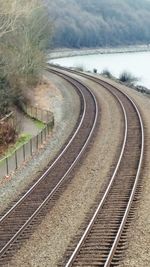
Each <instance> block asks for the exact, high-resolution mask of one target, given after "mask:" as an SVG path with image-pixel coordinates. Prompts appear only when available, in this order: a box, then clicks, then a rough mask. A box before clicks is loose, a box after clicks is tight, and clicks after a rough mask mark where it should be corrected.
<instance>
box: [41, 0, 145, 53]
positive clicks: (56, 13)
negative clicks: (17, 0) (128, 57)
mask: <svg viewBox="0 0 150 267" xmlns="http://www.w3.org/2000/svg"><path fill="white" fill-rule="evenodd" d="M44 1H45V2H46V3H47V6H48V9H49V16H50V17H51V20H52V21H53V24H54V33H55V34H54V40H53V45H54V46H55V47H73V48H80V47H96V46H117V45H127V44H142V43H150V1H148V0H142V1H141V0H134V1H133V0H119V1H118V0H100V1H98V0H69V1H68V0H55V1H54V0H44Z"/></svg>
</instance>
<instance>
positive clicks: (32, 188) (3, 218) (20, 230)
mask: <svg viewBox="0 0 150 267" xmlns="http://www.w3.org/2000/svg"><path fill="white" fill-rule="evenodd" d="M71 79H72V80H75V79H73V78H71ZM80 84H81V83H80ZM83 86H84V85H83ZM76 87H77V89H78V90H79V91H80V93H81V95H82V97H83V100H84V112H83V114H82V118H81V120H80V123H79V125H78V127H77V129H76V131H75V133H74V134H73V136H72V137H71V139H70V141H69V142H68V144H67V145H66V147H65V148H64V149H63V151H62V152H61V153H60V155H59V156H58V157H57V159H56V160H55V161H54V162H53V164H52V165H51V166H50V167H49V168H48V169H47V170H46V172H45V173H44V174H43V175H42V176H41V177H40V179H39V180H38V181H37V182H36V183H35V184H34V185H33V186H32V187H31V188H30V189H29V190H28V191H27V193H26V194H25V195H24V196H23V197H22V198H21V199H20V200H19V201H18V202H17V203H16V204H15V205H14V206H13V207H12V208H11V209H10V210H9V211H8V212H7V213H6V214H5V215H4V216H3V217H2V218H1V220H0V222H2V221H4V220H5V219H6V218H7V216H8V215H10V213H11V212H12V211H13V210H14V209H15V208H16V207H17V206H18V205H20V203H21V202H22V201H23V200H24V199H25V198H26V197H27V196H28V195H29V194H30V193H31V192H32V191H33V190H34V188H35V187H36V186H37V184H39V183H40V182H41V180H42V179H44V177H45V176H47V175H48V173H49V171H50V170H51V168H52V167H53V166H54V165H55V163H56V162H57V161H58V160H59V158H60V157H61V156H62V154H63V153H64V152H65V151H66V150H67V148H68V147H69V145H70V143H71V142H72V141H73V139H74V138H75V136H76V134H77V133H78V131H79V129H80V128H81V126H82V123H83V120H84V117H85V113H86V100H85V97H84V95H83V93H82V90H81V89H80V87H79V86H76ZM84 88H86V87H85V86H84ZM86 89H87V90H88V91H89V92H90V90H89V89H88V88H86ZM90 94H91V96H92V98H93V100H94V103H95V117H94V121H93V125H92V128H91V129H90V132H89V134H88V138H87V139H86V141H85V143H84V145H83V146H82V148H81V149H80V152H79V154H78V156H77V157H76V158H75V160H74V161H73V163H72V164H71V166H70V167H69V169H68V170H67V172H66V173H65V174H64V176H63V177H62V178H61V180H60V181H59V183H58V184H57V185H56V187H55V188H54V189H53V190H52V191H51V192H50V194H49V195H48V196H47V197H46V199H45V200H44V201H43V202H42V203H41V205H40V206H39V207H38V209H36V210H35V212H34V213H33V214H32V215H31V216H30V217H29V218H28V220H27V221H26V222H25V223H24V225H22V227H21V228H20V229H19V230H18V231H17V232H16V233H15V235H14V236H13V237H12V238H11V239H10V240H9V242H7V244H6V245H5V246H4V247H3V248H2V249H1V251H0V256H2V255H3V254H4V253H5V252H6V250H7V249H8V248H9V246H10V245H11V244H12V243H13V241H14V240H15V239H16V238H17V237H18V235H19V234H20V233H21V232H22V231H23V230H24V229H25V227H26V226H27V225H29V223H30V222H31V221H32V219H33V218H34V217H35V216H36V215H37V214H38V213H39V212H40V210H41V209H42V208H43V207H44V206H45V204H46V203H47V202H48V201H49V199H50V198H51V197H52V196H53V195H54V193H55V192H56V190H57V189H58V188H59V187H60V185H61V184H62V182H63V181H64V179H65V177H66V176H67V174H68V173H69V172H70V171H71V169H72V168H73V167H74V165H75V164H76V162H77V161H78V160H79V158H80V156H81V154H82V153H83V151H84V150H85V148H86V147H87V145H88V142H89V140H90V138H91V136H92V134H93V131H94V129H95V126H96V122H97V117H98V105H97V101H96V98H95V96H94V95H93V93H92V92H90Z"/></svg>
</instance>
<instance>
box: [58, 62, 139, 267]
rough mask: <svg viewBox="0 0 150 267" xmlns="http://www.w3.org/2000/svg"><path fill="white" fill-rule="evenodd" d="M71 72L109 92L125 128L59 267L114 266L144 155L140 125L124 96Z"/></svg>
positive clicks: (119, 251) (136, 109) (116, 262)
mask: <svg viewBox="0 0 150 267" xmlns="http://www.w3.org/2000/svg"><path fill="white" fill-rule="evenodd" d="M57 68H58V67H57ZM58 69H59V68H58ZM60 69H61V70H63V71H66V70H67V71H69V70H68V69H66V68H60ZM71 73H74V74H78V75H81V76H84V77H87V78H88V79H91V80H93V81H94V82H97V83H99V84H100V85H101V86H103V87H104V88H106V89H107V90H109V91H110V92H111V93H112V94H113V95H114V96H115V97H116V98H117V99H118V101H119V103H120V105H121V107H122V110H123V114H124V125H125V127H124V140H123V145H122V149H121V152H120V157H119V160H118V163H117V165H116V168H115V170H114V173H113V175H112V177H111V179H110V181H109V184H108V187H107V189H106V191H105V193H104V195H103V198H102V199H101V200H100V202H99V203H97V208H96V211H95V212H94V214H91V220H90V221H89V222H88V226H86V227H85V229H84V232H83V235H82V237H81V236H80V238H78V236H77V238H76V239H75V240H78V242H76V241H75V242H72V244H71V245H70V247H69V249H68V251H67V253H66V259H65V263H64V264H63V265H64V266H65V267H70V266H78V267H79V266H89V267H92V266H99V267H100V266H101V267H102V266H103V267H108V266H116V265H117V264H118V263H119V260H120V257H121V256H122V251H123V249H124V244H125V241H126V240H125V236H124V231H125V228H126V225H127V223H128V221H127V220H128V218H129V213H130V212H131V207H132V205H133V201H134V200H135V198H136V193H137V189H138V184H139V178H140V171H141V167H142V161H143V153H144V127H143V122H142V118H141V115H140V112H139V110H138V108H137V106H136V104H135V103H134V102H133V101H132V100H131V99H130V98H129V96H127V95H126V94H125V93H123V92H122V91H120V90H118V89H117V88H116V87H114V86H112V85H111V84H109V83H107V82H104V81H102V80H100V79H98V78H95V77H91V76H89V75H85V74H81V73H79V72H76V71H71Z"/></svg>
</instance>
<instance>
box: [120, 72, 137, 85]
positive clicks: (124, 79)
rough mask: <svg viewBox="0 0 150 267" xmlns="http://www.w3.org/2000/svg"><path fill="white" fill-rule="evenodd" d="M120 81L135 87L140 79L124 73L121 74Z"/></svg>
mask: <svg viewBox="0 0 150 267" xmlns="http://www.w3.org/2000/svg"><path fill="white" fill-rule="evenodd" d="M119 80H120V81H121V82H123V83H126V84H128V85H134V83H135V82H137V81H138V80H139V79H138V78H137V77H135V76H133V75H132V74H131V73H129V72H127V71H124V72H122V73H121V74H120V76H119Z"/></svg>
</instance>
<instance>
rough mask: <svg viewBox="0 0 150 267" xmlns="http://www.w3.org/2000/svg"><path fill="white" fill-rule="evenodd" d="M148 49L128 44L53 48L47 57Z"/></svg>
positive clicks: (147, 49)
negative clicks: (121, 45) (101, 46)
mask: <svg viewBox="0 0 150 267" xmlns="http://www.w3.org/2000/svg"><path fill="white" fill-rule="evenodd" d="M146 51H150V45H130V46H125V47H116V48H115V47H106V48H92V49H89V48H82V49H69V48H65V49H55V50H51V51H50V52H49V53H48V58H49V59H56V58H63V57H73V56H83V55H94V54H114V53H131V52H132V53H133V52H146Z"/></svg>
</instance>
